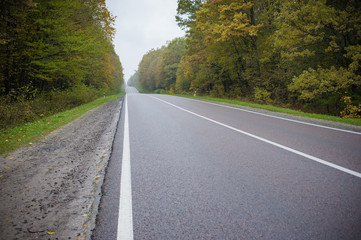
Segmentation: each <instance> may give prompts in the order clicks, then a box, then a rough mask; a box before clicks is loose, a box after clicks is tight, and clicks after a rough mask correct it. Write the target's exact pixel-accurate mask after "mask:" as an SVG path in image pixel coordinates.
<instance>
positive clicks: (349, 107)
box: [340, 97, 361, 119]
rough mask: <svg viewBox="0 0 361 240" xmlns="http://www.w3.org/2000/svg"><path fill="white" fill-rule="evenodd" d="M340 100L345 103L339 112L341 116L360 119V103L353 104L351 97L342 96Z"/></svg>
mask: <svg viewBox="0 0 361 240" xmlns="http://www.w3.org/2000/svg"><path fill="white" fill-rule="evenodd" d="M342 100H343V102H344V103H345V108H344V109H343V110H342V111H341V113H340V115H341V117H343V118H353V119H361V104H359V105H358V106H355V105H353V104H352V101H351V97H343V98H342Z"/></svg>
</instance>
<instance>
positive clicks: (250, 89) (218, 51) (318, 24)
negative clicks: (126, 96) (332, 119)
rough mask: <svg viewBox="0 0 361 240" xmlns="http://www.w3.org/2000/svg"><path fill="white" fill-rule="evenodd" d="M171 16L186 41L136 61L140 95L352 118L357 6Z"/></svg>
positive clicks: (240, 2) (269, 5)
mask: <svg viewBox="0 0 361 240" xmlns="http://www.w3.org/2000/svg"><path fill="white" fill-rule="evenodd" d="M177 13H178V14H177V16H176V20H177V22H178V24H179V26H180V27H181V28H183V29H185V30H186V32H187V35H186V37H185V38H183V39H182V38H180V39H175V40H173V41H171V42H169V43H168V44H167V46H164V47H162V48H160V49H156V50H154V49H153V50H151V51H149V52H148V53H147V54H146V55H145V56H144V57H143V59H142V61H141V63H140V65H139V69H138V72H137V76H135V78H136V79H137V82H136V84H138V87H139V88H140V89H142V90H143V91H158V92H160V91H168V92H170V93H173V92H175V93H191V94H194V93H196V94H197V95H209V96H214V97H222V98H232V99H242V100H248V101H254V102H259V103H266V104H274V105H281V106H287V107H292V108H297V109H303V110H304V111H311V112H319V113H326V114H333V115H341V116H342V117H354V118H360V114H361V112H360V111H361V65H360V61H361V2H360V1H357V0H301V1H294V0H178V9H177ZM134 80H135V79H133V84H135V83H134Z"/></svg>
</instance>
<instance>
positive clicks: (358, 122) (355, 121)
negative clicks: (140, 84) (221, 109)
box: [177, 95, 361, 125]
mask: <svg viewBox="0 0 361 240" xmlns="http://www.w3.org/2000/svg"><path fill="white" fill-rule="evenodd" d="M177 96H180V97H187V98H195V99H203V100H210V101H215V102H223V103H230V104H235V105H241V106H247V107H253V108H261V109H266V110H269V111H273V112H282V113H288V114H292V115H297V116H303V117H308V118H316V119H324V120H329V121H335V122H341V123H348V124H353V125H361V119H351V118H340V117H336V116H329V115H322V114H314V113H305V112H301V111H297V110H292V109H288V108H281V107H275V106H271V105H263V104H256V103H248V102H242V101H238V100H229V99H222V98H212V97H198V96H196V97H194V96H190V95H177Z"/></svg>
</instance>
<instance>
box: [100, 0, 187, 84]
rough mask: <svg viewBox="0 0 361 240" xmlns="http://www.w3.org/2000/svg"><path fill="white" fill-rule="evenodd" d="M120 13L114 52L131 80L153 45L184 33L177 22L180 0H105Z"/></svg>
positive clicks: (110, 8) (114, 12) (113, 9)
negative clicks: (178, 0) (178, 2)
mask: <svg viewBox="0 0 361 240" xmlns="http://www.w3.org/2000/svg"><path fill="white" fill-rule="evenodd" d="M106 2H107V6H108V9H109V11H110V12H111V13H112V14H113V15H115V16H117V18H116V23H115V28H116V35H115V39H114V45H115V51H116V52H117V54H118V55H119V58H120V61H121V63H122V65H123V67H124V74H125V77H124V78H125V79H126V80H128V79H129V77H130V76H131V75H133V73H134V72H135V71H136V70H137V68H138V64H139V62H140V61H141V60H142V57H143V55H144V54H146V53H147V52H148V51H149V50H151V49H152V48H154V49H155V48H159V47H161V46H162V45H165V44H166V42H167V41H170V40H172V39H174V38H176V37H181V36H183V35H184V34H185V33H184V32H183V31H182V30H181V29H180V28H179V27H178V25H177V23H176V21H175V15H176V10H177V0H106Z"/></svg>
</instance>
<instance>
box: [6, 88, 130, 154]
mask: <svg viewBox="0 0 361 240" xmlns="http://www.w3.org/2000/svg"><path fill="white" fill-rule="evenodd" d="M121 95H124V92H123V93H121V94H117V95H111V96H107V97H101V98H98V99H97V100H95V101H92V102H90V103H87V104H84V105H81V106H79V107H76V108H72V109H70V110H67V111H64V112H59V113H57V114H55V115H50V116H47V117H44V118H42V119H40V120H38V121H34V122H32V123H25V124H23V125H20V126H17V127H13V128H7V129H0V154H6V153H9V152H11V151H14V150H16V149H17V148H20V147H23V146H27V145H29V144H32V143H35V142H37V141H39V140H41V138H42V137H44V136H45V135H47V134H48V133H50V132H51V131H53V130H55V129H57V128H59V127H61V126H63V125H65V124H67V123H69V122H71V121H72V120H74V119H76V118H77V117H80V116H81V115H83V114H84V113H86V112H87V111H89V110H90V109H93V108H95V107H98V106H100V105H102V104H104V103H106V102H108V101H113V100H116V99H119V97H120V96H121Z"/></svg>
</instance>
